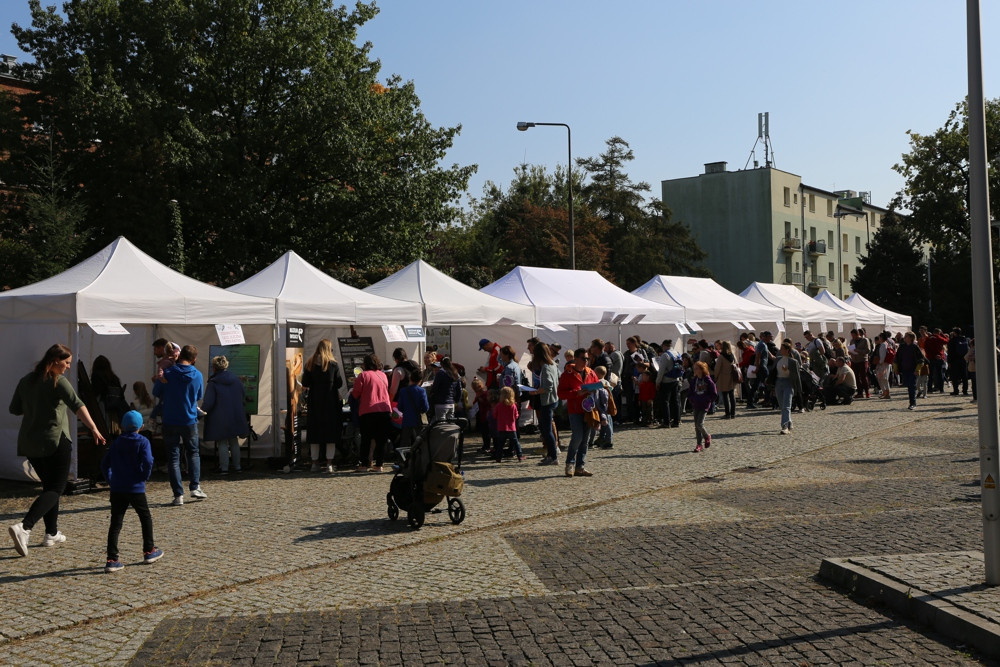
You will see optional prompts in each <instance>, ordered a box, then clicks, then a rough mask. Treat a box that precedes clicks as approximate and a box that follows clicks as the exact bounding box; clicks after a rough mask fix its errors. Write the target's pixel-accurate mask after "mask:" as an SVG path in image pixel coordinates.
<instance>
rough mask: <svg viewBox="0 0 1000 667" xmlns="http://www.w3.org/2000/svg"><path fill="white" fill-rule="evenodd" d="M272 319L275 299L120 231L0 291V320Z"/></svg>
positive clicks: (248, 321) (251, 321) (151, 321)
mask: <svg viewBox="0 0 1000 667" xmlns="http://www.w3.org/2000/svg"><path fill="white" fill-rule="evenodd" d="M67 321H69V322H78V323H82V322H108V321H110V322H132V323H136V324H158V323H162V322H165V321H169V322H171V323H175V324H215V323H218V322H238V323H241V324H273V323H274V302H273V301H272V300H271V299H260V298H257V297H252V296H244V295H242V294H233V293H231V292H227V291H226V290H224V289H221V288H218V287H213V286H212V285H207V284H205V283H203V282H200V281H198V280H195V279H194V278H188V277H187V276H185V275H184V274H182V273H178V272H177V271H174V270H173V269H170V268H167V267H166V266H164V265H163V264H160V263H159V262H157V261H156V260H155V259H153V258H152V257H150V256H149V255H147V254H146V253H144V252H142V251H141V250H139V249H138V248H137V247H135V246H134V245H132V243H130V242H129V241H128V239H126V238H124V237H121V236H120V237H118V238H117V239H116V240H115V241H114V242H113V243H111V244H110V245H108V246H107V247H105V248H104V249H103V250H101V251H100V252H98V253H97V254H96V255H93V256H92V257H90V258H88V259H85V260H84V261H82V262H80V263H79V264H77V265H76V266H74V267H72V268H70V269H67V270H66V271H63V272H62V273H60V274H58V275H55V276H52V277H51V278H47V279H45V280H42V281H40V282H37V283H34V284H32V285H27V286H25V287H19V288H17V289H13V290H10V291H8V292H3V293H0V322H17V323H21V324H26V323H32V322H67Z"/></svg>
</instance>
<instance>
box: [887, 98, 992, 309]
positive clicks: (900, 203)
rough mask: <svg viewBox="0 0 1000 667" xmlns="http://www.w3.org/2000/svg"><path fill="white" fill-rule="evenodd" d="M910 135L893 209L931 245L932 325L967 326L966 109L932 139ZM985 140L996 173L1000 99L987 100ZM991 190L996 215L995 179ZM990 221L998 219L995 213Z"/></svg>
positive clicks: (969, 287) (965, 106)
mask: <svg viewBox="0 0 1000 667" xmlns="http://www.w3.org/2000/svg"><path fill="white" fill-rule="evenodd" d="M907 134H909V136H910V150H909V152H907V153H905V154H903V156H902V161H901V162H900V163H899V164H896V165H894V166H893V169H894V170H896V171H897V172H899V174H901V175H902V176H903V178H904V181H905V183H904V187H903V189H902V190H901V191H900V192H899V193H898V194H897V196H896V198H895V200H894V201H893V203H892V207H893V208H898V209H908V210H909V211H910V214H909V215H908V216H907V217H906V218H904V219H903V225H904V226H905V227H906V228H907V230H908V231H909V232H910V233H911V235H912V236H913V237H914V238H915V239H916V240H917V241H923V242H927V243H930V244H931V246H932V254H931V285H930V290H931V304H930V305H931V312H930V313H929V315H928V318H929V320H928V322H929V323H930V324H932V325H933V326H941V327H950V326H954V325H955V324H961V325H965V324H969V323H971V322H972V285H971V282H970V277H971V275H972V269H971V266H972V260H971V246H970V219H969V206H968V202H969V136H968V135H969V130H968V104H967V103H966V102H962V103H959V104H957V105H955V108H954V109H952V111H951V113H949V114H948V119H947V120H946V121H945V124H944V125H943V126H942V127H941V128H939V129H937V130H935V131H934V132H932V133H930V134H926V135H923V134H918V133H916V132H913V131H910V132H908V133H907ZM986 141H987V155H986V157H987V160H988V162H989V169H990V171H991V172H992V173H994V174H996V173H998V169H1000V99H995V100H987V101H986ZM989 187H990V202H991V203H990V206H991V207H992V208H993V211H995V210H996V207H997V206H998V205H1000V203H998V202H1000V179H997V178H992V179H991V180H990V186H989ZM990 217H991V218H993V217H996V214H994V213H992V212H991V216H990ZM991 238H995V237H992V236H991ZM997 255H998V253H997V248H996V246H994V248H993V259H994V267H993V269H994V270H993V272H994V274H995V273H996V271H997V269H998V268H1000V264H998V259H1000V258H998V256H997ZM997 296H1000V294H997Z"/></svg>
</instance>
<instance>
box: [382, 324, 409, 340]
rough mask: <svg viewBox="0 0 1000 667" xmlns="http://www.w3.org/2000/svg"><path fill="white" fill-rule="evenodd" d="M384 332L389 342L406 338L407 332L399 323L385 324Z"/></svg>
mask: <svg viewBox="0 0 1000 667" xmlns="http://www.w3.org/2000/svg"><path fill="white" fill-rule="evenodd" d="M382 333H383V334H384V335H385V340H386V342H387V343H398V342H400V341H404V340H406V332H405V331H403V327H401V326H400V325H398V324H383V325H382Z"/></svg>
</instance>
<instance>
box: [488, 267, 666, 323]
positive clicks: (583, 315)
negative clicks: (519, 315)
mask: <svg viewBox="0 0 1000 667" xmlns="http://www.w3.org/2000/svg"><path fill="white" fill-rule="evenodd" d="M480 291H482V292H484V293H485V294H490V295H492V296H495V297H500V298H502V299H507V300H509V301H516V302H517V303H522V304H525V305H532V306H534V307H535V311H536V315H537V317H538V321H539V322H541V323H546V324H559V325H578V324H605V325H609V324H616V325H617V324H635V323H638V322H640V321H641V322H643V323H646V324H670V323H676V322H683V321H684V309H683V308H682V307H680V306H677V305H673V304H663V303H655V302H653V301H649V300H647V299H643V298H641V297H638V296H636V295H634V294H631V293H629V292H626V291H625V290H623V289H621V288H620V287H618V286H616V285H614V284H612V283H611V282H609V281H608V280H607V279H605V278H604V277H603V276H602V275H601V274H599V273H597V272H596V271H573V270H569V269H543V268H538V267H533V266H519V267H517V268H515V269H514V270H513V271H511V272H510V273H508V274H507V275H505V276H503V277H502V278H500V279H499V280H497V281H496V282H493V283H491V284H489V285H487V286H486V287H484V288H483V289H482V290H480Z"/></svg>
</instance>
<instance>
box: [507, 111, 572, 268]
mask: <svg viewBox="0 0 1000 667" xmlns="http://www.w3.org/2000/svg"><path fill="white" fill-rule="evenodd" d="M536 125H552V126H556V127H565V128H566V154H567V163H566V189H567V190H568V191H569V268H571V269H573V270H574V271H575V270H576V231H575V230H574V228H573V136H572V133H571V132H570V129H569V125H567V124H566V123H526V122H524V121H521V122H519V123H518V124H517V129H518V130H520V131H521V132H526V131H527V130H528V128H529V127H535V126H536Z"/></svg>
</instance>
